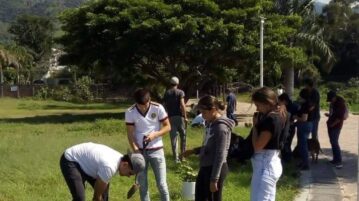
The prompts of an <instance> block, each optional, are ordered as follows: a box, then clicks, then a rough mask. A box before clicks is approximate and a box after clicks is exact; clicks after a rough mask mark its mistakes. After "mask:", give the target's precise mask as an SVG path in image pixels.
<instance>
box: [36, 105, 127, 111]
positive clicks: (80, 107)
mask: <svg viewBox="0 0 359 201" xmlns="http://www.w3.org/2000/svg"><path fill="white" fill-rule="evenodd" d="M121 107H122V106H121ZM119 108H120V106H119V105H115V104H106V105H46V106H44V107H43V109H44V110H110V109H119Z"/></svg>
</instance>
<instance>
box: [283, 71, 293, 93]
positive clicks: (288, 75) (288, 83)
mask: <svg viewBox="0 0 359 201" xmlns="http://www.w3.org/2000/svg"><path fill="white" fill-rule="evenodd" d="M284 90H285V92H286V93H287V94H288V95H289V97H291V98H292V96H293V92H294V67H293V65H290V66H288V67H286V68H285V69H284Z"/></svg>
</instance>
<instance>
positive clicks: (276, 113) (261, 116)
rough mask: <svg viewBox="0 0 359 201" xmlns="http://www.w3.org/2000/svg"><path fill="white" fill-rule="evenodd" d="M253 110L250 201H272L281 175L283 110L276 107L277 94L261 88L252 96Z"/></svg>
mask: <svg viewBox="0 0 359 201" xmlns="http://www.w3.org/2000/svg"><path fill="white" fill-rule="evenodd" d="M252 101H253V102H254V104H255V106H256V107H257V112H256V113H255V114H254V117H253V129H252V144H253V148H254V154H253V156H252V159H251V161H252V167H253V175H252V181H251V201H263V200H266V201H274V200H275V194H276V184H277V181H278V180H279V177H280V176H281V174H282V164H281V159H280V157H279V155H280V142H279V140H280V135H281V133H282V130H283V128H284V126H285V123H286V120H287V112H286V110H285V107H279V106H278V100H277V94H276V93H275V92H274V91H273V90H272V89H270V88H267V87H263V88H260V89H258V90H256V91H255V92H254V93H253V94H252Z"/></svg>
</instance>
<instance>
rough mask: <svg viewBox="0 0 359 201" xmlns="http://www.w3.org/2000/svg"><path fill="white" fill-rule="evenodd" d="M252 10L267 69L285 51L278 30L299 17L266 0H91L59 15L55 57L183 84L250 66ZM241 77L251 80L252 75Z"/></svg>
mask: <svg viewBox="0 0 359 201" xmlns="http://www.w3.org/2000/svg"><path fill="white" fill-rule="evenodd" d="M260 15H264V16H265V17H266V18H267V22H268V25H269V26H268V30H267V33H268V34H267V35H266V38H265V51H266V52H268V53H267V54H266V55H267V56H266V62H265V66H266V69H268V71H270V69H271V68H272V66H274V65H276V63H277V61H278V60H280V59H283V58H287V57H289V56H288V55H290V54H292V52H293V51H291V49H290V48H289V47H288V46H287V45H286V44H287V43H286V42H287V41H286V36H288V35H293V34H294V33H296V32H297V28H298V27H299V25H300V21H301V19H300V17H299V16H294V17H293V16H282V15H279V14H277V13H275V9H274V6H273V3H272V1H261V2H258V1H255V0H247V1H232V0H221V1H213V0H163V1H161V0H104V1H93V2H90V3H88V4H86V5H84V6H81V7H80V8H77V9H72V10H68V11H67V12H65V13H64V14H63V15H62V16H61V21H62V23H63V27H62V28H63V31H64V32H65V34H64V35H63V36H62V37H61V38H60V39H59V42H60V43H61V44H63V45H64V50H65V52H67V55H65V56H64V57H63V58H62V61H63V62H64V63H65V64H71V65H77V66H79V67H80V68H81V69H83V70H87V71H89V72H91V73H92V74H93V75H96V76H97V77H101V76H102V77H103V78H110V79H119V80H126V81H131V82H132V83H134V82H137V83H141V82H146V83H149V84H151V83H160V84H166V83H167V81H168V80H167V78H168V77H169V76H170V75H177V76H179V77H180V79H181V80H182V82H181V83H182V85H183V86H182V87H184V88H185V90H186V91H191V90H194V89H195V87H194V85H195V83H196V82H199V84H200V85H204V84H206V83H208V82H210V83H216V82H217V83H225V82H229V81H231V80H233V78H234V77H235V76H238V75H239V74H242V75H257V74H258V73H255V72H256V71H257V70H255V69H259V67H258V66H259V62H258V60H259V20H260V19H259V16H260ZM258 71H259V70H258ZM196 72H197V73H196ZM198 72H200V73H198ZM199 75H201V76H199ZM243 79H247V80H246V81H249V82H254V80H257V79H258V76H251V78H249V76H246V77H244V76H243Z"/></svg>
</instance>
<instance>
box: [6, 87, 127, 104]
mask: <svg viewBox="0 0 359 201" xmlns="http://www.w3.org/2000/svg"><path fill="white" fill-rule="evenodd" d="M65 86H71V85H65ZM43 87H47V88H49V89H54V90H56V89H58V88H59V86H54V85H45V84H32V85H6V84H4V85H0V98H3V97H10V98H25V97H34V96H35V95H36V93H37V91H38V90H40V89H41V88H43ZM71 87H76V85H72V86H71ZM90 89H91V92H92V94H93V95H94V98H95V100H97V101H104V102H116V101H121V100H127V99H128V98H129V97H130V96H131V93H132V92H133V90H132V87H128V86H120V87H119V86H110V85H107V84H95V85H91V87H90Z"/></svg>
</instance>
